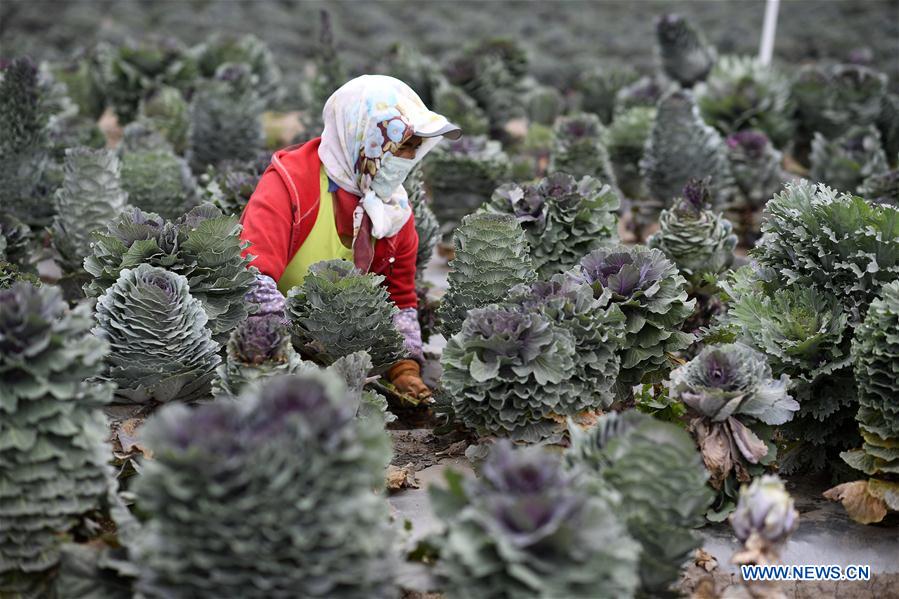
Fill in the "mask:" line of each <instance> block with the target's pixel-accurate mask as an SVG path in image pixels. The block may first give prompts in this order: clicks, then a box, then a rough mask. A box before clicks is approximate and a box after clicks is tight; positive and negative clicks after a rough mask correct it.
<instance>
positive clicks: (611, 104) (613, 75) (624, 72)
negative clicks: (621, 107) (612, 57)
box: [575, 65, 639, 125]
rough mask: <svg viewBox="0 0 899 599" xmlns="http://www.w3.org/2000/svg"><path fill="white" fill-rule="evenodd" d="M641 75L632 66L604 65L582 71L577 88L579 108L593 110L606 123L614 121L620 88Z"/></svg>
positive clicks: (585, 110)
mask: <svg viewBox="0 0 899 599" xmlns="http://www.w3.org/2000/svg"><path fill="white" fill-rule="evenodd" d="M638 77H639V75H638V73H637V71H635V70H634V69H633V68H632V67H630V66H619V65H602V66H599V67H596V68H593V69H588V70H585V71H583V72H581V73H580V75H579V76H578V80H577V82H576V83H575V89H576V90H577V91H578V93H579V95H580V103H579V108H580V109H581V110H583V111H584V112H592V113H593V114H595V115H597V116H598V117H599V120H601V121H602V122H603V123H604V124H606V125H608V124H609V123H612V122H613V121H614V119H615V118H617V117H616V115H615V109H616V106H615V96H616V95H617V94H618V90H620V89H622V88H623V87H625V86H627V85H630V84H631V83H633V82H634V81H636V80H637V78H638Z"/></svg>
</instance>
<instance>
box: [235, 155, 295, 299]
mask: <svg viewBox="0 0 899 599" xmlns="http://www.w3.org/2000/svg"><path fill="white" fill-rule="evenodd" d="M240 222H241V224H242V225H243V231H242V232H241V234H240V238H241V239H242V240H244V241H249V242H250V247H249V248H247V249H246V250H244V252H243V253H244V255H247V254H250V255H252V256H255V258H254V259H253V261H252V262H251V265H252V266H255V267H256V268H258V269H259V272H261V273H262V274H264V275H266V276H268V277H271V278H272V279H273V280H274V281H277V280H278V279H280V278H281V275H282V274H283V273H284V269H285V268H286V267H287V263H288V261H289V256H288V252H289V251H290V243H291V239H290V235H291V229H292V211H291V201H290V193H289V192H288V190H287V187H286V186H285V185H284V181H283V179H282V178H281V176H280V175H279V174H278V172H277V171H275V170H274V169H271V168H270V169H269V170H267V171H266V172H265V173H264V174H263V175H262V178H261V179H260V180H259V183H258V184H257V185H256V190H255V191H254V192H253V195H252V196H251V197H250V201H249V202H248V203H247V206H246V208H244V211H243V214H242V215H241V217H240Z"/></svg>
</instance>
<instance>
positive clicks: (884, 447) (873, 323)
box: [842, 281, 899, 510]
mask: <svg viewBox="0 0 899 599" xmlns="http://www.w3.org/2000/svg"><path fill="white" fill-rule="evenodd" d="M852 359H853V364H854V368H855V380H856V381H857V384H858V402H859V409H858V415H857V416H856V419H857V420H858V422H859V428H860V429H861V435H862V438H863V439H864V441H865V443H864V445H863V446H862V449H860V450H855V451H851V452H847V453H844V454H843V456H842V457H843V459H844V460H845V461H846V462H848V463H849V465H850V466H853V467H854V468H857V469H858V470H861V471H862V472H864V473H865V474H870V475H885V474H899V281H893V282H892V283H890V284H888V285H884V287H883V288H882V289H881V291H880V296H879V297H878V298H877V299H875V300H874V301H873V302H872V303H871V307H870V309H869V310H868V315H867V316H866V317H865V320H864V322H863V323H862V324H861V325H860V326H859V327H858V329H856V332H855V339H854V340H853V342H852ZM892 509H894V510H899V505H895V504H894V505H893V506H892Z"/></svg>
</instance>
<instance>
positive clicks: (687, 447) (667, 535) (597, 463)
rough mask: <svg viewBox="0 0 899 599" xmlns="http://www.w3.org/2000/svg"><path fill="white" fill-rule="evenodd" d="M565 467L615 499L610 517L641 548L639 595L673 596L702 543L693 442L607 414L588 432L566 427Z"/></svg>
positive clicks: (701, 476) (702, 487)
mask: <svg viewBox="0 0 899 599" xmlns="http://www.w3.org/2000/svg"><path fill="white" fill-rule="evenodd" d="M569 431H570V433H571V448H570V449H569V450H568V451H567V452H566V454H565V461H566V463H567V464H568V466H569V468H570V469H571V470H573V471H575V472H581V473H583V474H584V475H585V476H588V477H590V478H593V479H598V482H600V483H602V484H603V486H606V487H611V488H612V489H614V490H615V491H617V492H618V494H619V495H620V496H621V501H620V504H619V505H617V506H615V512H616V514H617V515H618V516H620V518H621V519H622V520H623V521H624V523H625V525H626V526H627V530H628V532H629V533H630V534H631V536H633V537H634V539H636V540H637V542H638V543H640V545H641V551H640V562H639V575H640V587H639V592H638V595H640V596H650V597H660V596H674V594H675V593H673V592H672V590H671V585H672V584H673V583H675V582H676V581H677V579H678V577H679V576H680V571H681V568H682V567H683V566H684V565H685V564H686V563H687V562H688V560H689V559H690V556H691V555H692V554H693V551H694V550H695V549H697V548H699V547H700V546H701V545H702V537H701V536H700V535H699V534H698V533H697V532H695V531H694V530H693V529H694V528H697V527H699V526H701V525H702V524H703V523H704V515H705V512H706V509H707V508H708V507H709V504H710V503H711V501H712V493H711V491H710V490H709V488H708V487H707V486H706V479H707V476H708V475H707V474H706V471H705V468H703V466H702V460H701V458H700V456H699V453H698V452H697V451H696V447H695V445H694V444H693V440H692V439H690V436H689V435H687V434H686V433H685V432H684V431H683V430H681V429H680V428H678V427H677V426H675V425H673V424H670V423H667V422H661V421H659V420H655V419H654V418H652V417H651V416H647V415H645V414H640V413H639V412H634V411H628V412H622V413H617V412H611V413H609V414H605V415H603V416H601V417H600V419H599V422H597V424H596V425H595V426H594V427H592V428H591V429H589V430H587V431H582V430H581V429H580V428H579V427H578V426H577V425H571V426H569Z"/></svg>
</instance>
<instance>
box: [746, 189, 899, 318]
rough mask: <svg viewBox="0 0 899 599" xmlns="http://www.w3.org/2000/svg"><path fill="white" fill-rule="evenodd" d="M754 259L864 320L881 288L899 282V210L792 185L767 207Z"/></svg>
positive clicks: (784, 280)
mask: <svg viewBox="0 0 899 599" xmlns="http://www.w3.org/2000/svg"><path fill="white" fill-rule="evenodd" d="M762 233H763V236H762V238H761V240H760V241H759V243H758V245H757V247H756V248H755V249H754V250H753V251H752V256H753V257H754V258H755V259H756V260H757V261H758V263H759V264H760V265H761V266H764V267H766V268H769V269H772V270H773V271H775V272H776V274H777V276H778V277H779V278H780V279H781V280H782V284H783V285H793V284H796V285H800V286H811V287H815V288H817V289H819V290H821V291H822V292H825V293H828V294H832V295H833V297H835V298H837V299H838V300H839V301H840V302H842V304H843V306H844V308H845V309H846V311H847V312H848V313H849V315H850V318H851V322H852V323H853V324H855V323H858V322H860V321H861V319H862V318H863V317H864V313H865V311H866V310H867V306H868V303H870V301H871V300H873V299H874V297H875V296H876V295H877V292H878V291H879V289H880V287H881V286H882V285H883V284H885V283H888V282H890V281H895V280H896V279H897V278H899V209H897V208H894V207H892V206H886V205H872V204H870V203H868V202H866V201H865V200H863V199H862V198H860V197H852V196H850V195H847V194H843V193H838V192H836V191H834V190H833V189H830V188H828V187H826V186H824V185H821V184H818V185H815V184H813V183H809V182H807V181H802V182H799V183H788V184H787V185H786V187H785V188H784V190H783V191H782V192H781V193H779V194H776V195H775V196H774V198H773V199H771V200H770V201H769V202H768V204H767V205H766V206H765V219H764V221H763V223H762Z"/></svg>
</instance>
